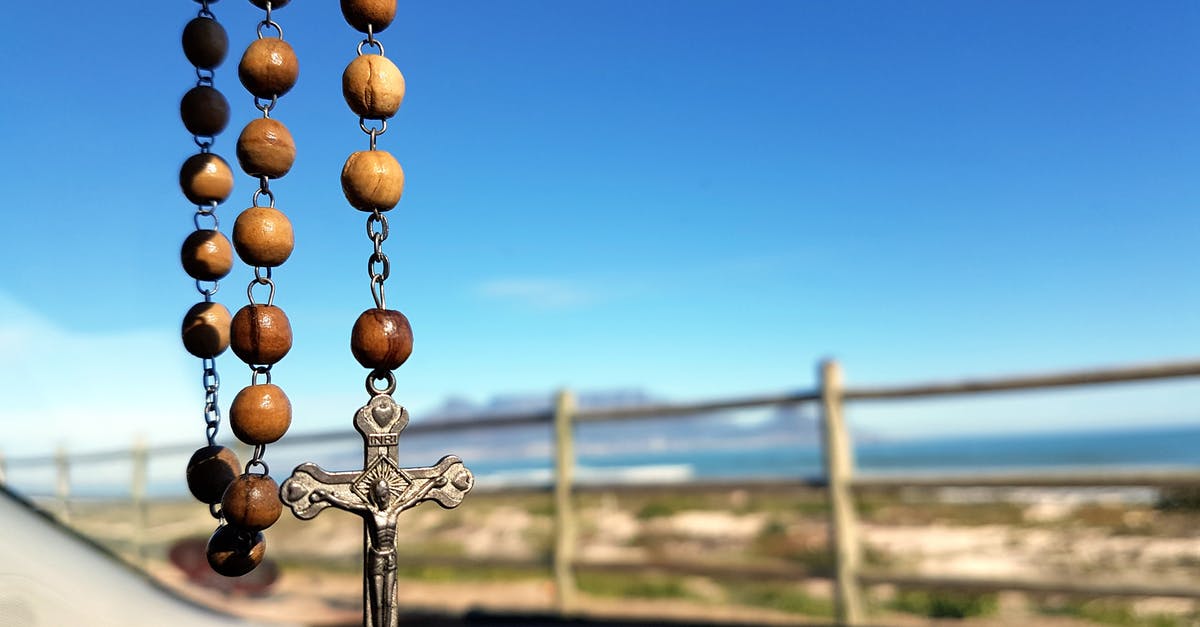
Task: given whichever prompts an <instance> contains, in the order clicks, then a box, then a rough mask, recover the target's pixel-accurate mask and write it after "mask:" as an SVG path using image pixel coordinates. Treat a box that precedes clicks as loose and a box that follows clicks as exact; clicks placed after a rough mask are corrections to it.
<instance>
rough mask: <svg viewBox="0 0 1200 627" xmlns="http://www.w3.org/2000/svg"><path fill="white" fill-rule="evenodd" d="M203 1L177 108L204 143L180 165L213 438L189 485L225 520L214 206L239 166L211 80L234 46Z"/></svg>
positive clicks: (187, 34)
mask: <svg viewBox="0 0 1200 627" xmlns="http://www.w3.org/2000/svg"><path fill="white" fill-rule="evenodd" d="M199 4H200V11H199V13H198V14H197V16H196V17H195V18H194V19H192V20H191V21H190V22H188V24H187V26H185V27H184V29H183V37H182V40H183V41H182V44H183V53H184V56H185V57H187V59H188V61H189V62H190V63H191V64H192V65H193V66H195V68H196V85H195V86H194V87H193V88H191V89H190V90H188V92H187V93H186V94H184V96H183V99H182V100H181V101H180V103H179V114H180V117H181V118H182V120H183V125H184V128H186V129H187V130H188V132H190V133H191V134H192V137H193V140H194V141H195V142H196V145H197V146H199V148H200V150H199V152H197V153H196V154H194V155H192V156H191V157H189V158H188V159H187V160H186V161H184V163H183V166H182V167H181V168H180V171H179V186H180V188H181V189H182V190H183V195H184V196H185V197H187V199H188V201H189V202H192V203H195V205H196V213H195V215H194V216H193V217H192V223H193V225H194V226H195V230H194V231H193V232H192V233H191V234H190V235H188V236H187V238H186V239H185V240H184V241H183V246H182V247H181V249H180V254H179V256H180V262H181V263H182V265H183V269H184V272H186V273H187V275H188V276H190V277H192V278H193V279H195V282H196V290H197V291H199V292H200V294H201V296H203V298H204V300H203V301H201V302H199V303H196V304H195V305H194V306H193V307H192V308H191V309H190V310H188V312H187V314H185V315H184V317H183V328H182V336H183V346H184V348H185V349H186V350H187V351H188V352H189V353H191V354H192V355H195V356H196V357H199V358H200V360H201V365H202V370H203V378H202V385H203V387H204V423H205V437H206V439H207V441H208V444H207V445H206V446H203V447H201V448H199V449H197V450H196V452H195V453H193V454H192V457H191V459H190V460H188V465H187V484H188V489H189V490H190V491H191V493H192V495H193V496H195V497H196V499H198V500H199V501H200V502H202V503H207V504H208V506H209V512H210V513H211V514H212V516H213V518H216V519H218V520H220V519H221V512H220V510H219V509H218V508H217V504H218V503H220V502H221V496H222V495H223V494H224V493H225V488H226V487H227V486H228V485H229V483H230V482H231V481H232V480H233V478H234V477H236V476H237V475H238V472H239V468H240V466H239V464H238V459H237V455H235V454H234V453H233V451H231V450H229V449H228V448H225V447H223V446H219V445H218V444H217V433H218V431H219V430H220V426H221V408H220V406H219V405H218V392H219V390H220V388H221V377H220V375H219V374H217V356H218V355H220V354H221V353H223V352H225V349H226V348H228V347H229V324H230V318H231V317H230V315H229V310H228V309H226V308H225V306H224V305H222V304H220V303H217V302H215V301H214V300H213V296H214V295H216V293H217V290H218V289H219V287H220V280H221V279H222V278H224V277H225V276H226V275H228V274H229V271H230V270H232V269H233V247H232V246H231V245H230V243H229V240H228V239H227V238H226V237H225V236H224V235H222V234H221V231H220V222H219V221H218V220H217V213H216V210H217V206H218V205H219V204H221V203H222V202H224V201H225V200H226V199H227V198H229V194H230V193H231V192H232V191H233V171H232V170H230V168H229V164H228V163H226V162H225V160H224V159H222V158H221V157H220V156H219V155H217V154H216V153H214V152H213V151H212V147H213V143H214V142H215V139H216V136H217V135H218V134H220V133H221V132H222V131H224V130H225V127H226V126H227V125H228V124H229V102H228V101H226V100H225V96H224V95H222V94H221V92H220V91H218V90H217V89H216V88H215V87H214V85H213V82H214V78H215V75H216V73H215V70H216V68H217V67H218V66H219V65H221V63H222V62H223V61H224V60H225V55H226V53H227V52H228V50H229V38H228V37H227V36H226V34H225V29H224V28H223V27H222V26H221V25H220V24H219V23H218V22H217V18H216V15H214V14H213V12H212V10H211V9H210V8H209V2H208V1H207V0H201V1H199Z"/></svg>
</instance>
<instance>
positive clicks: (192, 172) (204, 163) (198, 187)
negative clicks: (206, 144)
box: [179, 152, 233, 205]
mask: <svg viewBox="0 0 1200 627" xmlns="http://www.w3.org/2000/svg"><path fill="white" fill-rule="evenodd" d="M179 187H180V188H182V189H183V195H184V196H187V199H188V200H189V201H190V202H192V203H195V204H197V205H207V204H210V203H213V202H216V203H222V202H225V199H226V198H229V194H230V193H231V192H233V170H231V169H230V168H229V164H228V163H226V162H225V160H224V159H222V158H221V157H218V156H217V155H214V154H212V153H211V152H209V153H203V152H202V153H197V154H194V155H192V156H190V157H188V159H187V161H184V162H183V166H182V167H180V168H179Z"/></svg>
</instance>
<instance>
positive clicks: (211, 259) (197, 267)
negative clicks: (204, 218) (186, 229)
mask: <svg viewBox="0 0 1200 627" xmlns="http://www.w3.org/2000/svg"><path fill="white" fill-rule="evenodd" d="M179 261H180V263H182V264H183V271H184V272H187V274H188V276H190V277H192V278H193V279H197V280H200V281H216V280H218V279H221V278H224V277H225V275H227V274H229V271H230V270H232V269H233V246H230V245H229V240H228V239H227V238H226V237H225V235H224V234H222V233H221V232H220V231H213V230H209V229H203V230H200V231H192V234H191V235H188V236H187V239H185V240H183V246H181V247H180V249H179Z"/></svg>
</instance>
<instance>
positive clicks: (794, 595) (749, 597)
mask: <svg viewBox="0 0 1200 627" xmlns="http://www.w3.org/2000/svg"><path fill="white" fill-rule="evenodd" d="M725 588H726V591H727V592H728V593H729V599H730V600H731V601H733V602H734V603H738V604H741V605H749V606H753V607H762V608H767V609H772V610H780V611H783V612H790V613H792V614H803V615H805V616H820V617H828V616H833V602H832V601H831V600H829V599H826V598H818V597H812V596H809V595H808V594H807V593H805V592H804V590H802V589H800V588H799V587H798V586H796V585H794V584H783V583H730V584H728V585H726V587H725Z"/></svg>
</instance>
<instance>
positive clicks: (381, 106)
mask: <svg viewBox="0 0 1200 627" xmlns="http://www.w3.org/2000/svg"><path fill="white" fill-rule="evenodd" d="M342 97H344V98H345V99H346V104H347V105H349V106H350V110H351V111H353V112H354V113H356V114H357V115H359V116H361V117H364V118H367V119H369V120H382V119H386V118H390V117H392V116H393V115H396V111H398V110H399V109H400V103H401V102H402V101H403V100H404V75H403V74H401V73H400V68H398V67H396V64H395V63H392V60H391V59H389V58H387V57H385V56H382V55H378V54H364V55H359V56H357V57H355V58H354V60H353V61H351V62H350V65H347V66H346V71H345V72H342Z"/></svg>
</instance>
